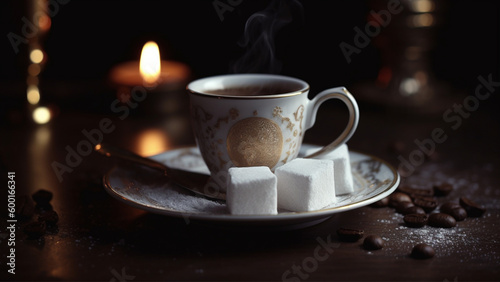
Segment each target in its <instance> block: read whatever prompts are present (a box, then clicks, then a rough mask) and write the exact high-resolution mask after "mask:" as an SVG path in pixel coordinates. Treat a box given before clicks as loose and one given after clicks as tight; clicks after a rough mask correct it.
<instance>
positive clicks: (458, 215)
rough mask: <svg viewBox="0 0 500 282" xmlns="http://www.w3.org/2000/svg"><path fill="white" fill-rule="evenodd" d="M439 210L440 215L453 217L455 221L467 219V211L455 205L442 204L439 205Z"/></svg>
mask: <svg viewBox="0 0 500 282" xmlns="http://www.w3.org/2000/svg"><path fill="white" fill-rule="evenodd" d="M439 210H440V211H441V212H442V213H446V214H449V215H451V216H453V218H455V220H456V221H462V220H464V219H465V218H467V211H466V210H465V209H464V208H462V206H460V205H459V204H457V203H453V202H447V203H444V204H442V205H441V207H440V208H439Z"/></svg>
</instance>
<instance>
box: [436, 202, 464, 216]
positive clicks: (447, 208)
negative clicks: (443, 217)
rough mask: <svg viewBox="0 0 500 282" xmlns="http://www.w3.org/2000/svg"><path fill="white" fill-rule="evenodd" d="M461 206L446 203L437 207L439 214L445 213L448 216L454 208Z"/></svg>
mask: <svg viewBox="0 0 500 282" xmlns="http://www.w3.org/2000/svg"><path fill="white" fill-rule="evenodd" d="M460 207H461V206H460V205H459V204H458V203H454V202H446V203H444V204H442V205H441V206H440V207H439V210H440V211H441V212H444V213H447V214H449V212H450V211H451V210H452V209H455V208H460Z"/></svg>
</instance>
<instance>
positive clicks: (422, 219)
mask: <svg viewBox="0 0 500 282" xmlns="http://www.w3.org/2000/svg"><path fill="white" fill-rule="evenodd" d="M427 220H428V219H427V215H426V214H418V213H411V214H407V215H405V216H404V217H403V221H404V222H405V224H406V226H408V227H417V228H418V227H423V226H425V225H426V224H427Z"/></svg>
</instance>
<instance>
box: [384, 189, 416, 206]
mask: <svg viewBox="0 0 500 282" xmlns="http://www.w3.org/2000/svg"><path fill="white" fill-rule="evenodd" d="M411 201H412V200H411V198H410V196H408V195H407V194H405V193H401V192H394V193H392V194H391V195H390V196H389V206H390V207H393V208H396V207H397V206H398V205H399V203H401V202H411Z"/></svg>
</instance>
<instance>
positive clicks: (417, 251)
mask: <svg viewBox="0 0 500 282" xmlns="http://www.w3.org/2000/svg"><path fill="white" fill-rule="evenodd" d="M435 254H436V252H435V251H434V249H433V248H432V247H431V246H429V245H427V244H425V243H421V244H417V245H415V247H413V249H412V250H411V256H412V257H413V258H416V259H428V258H432V257H433V256H434V255H435Z"/></svg>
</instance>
